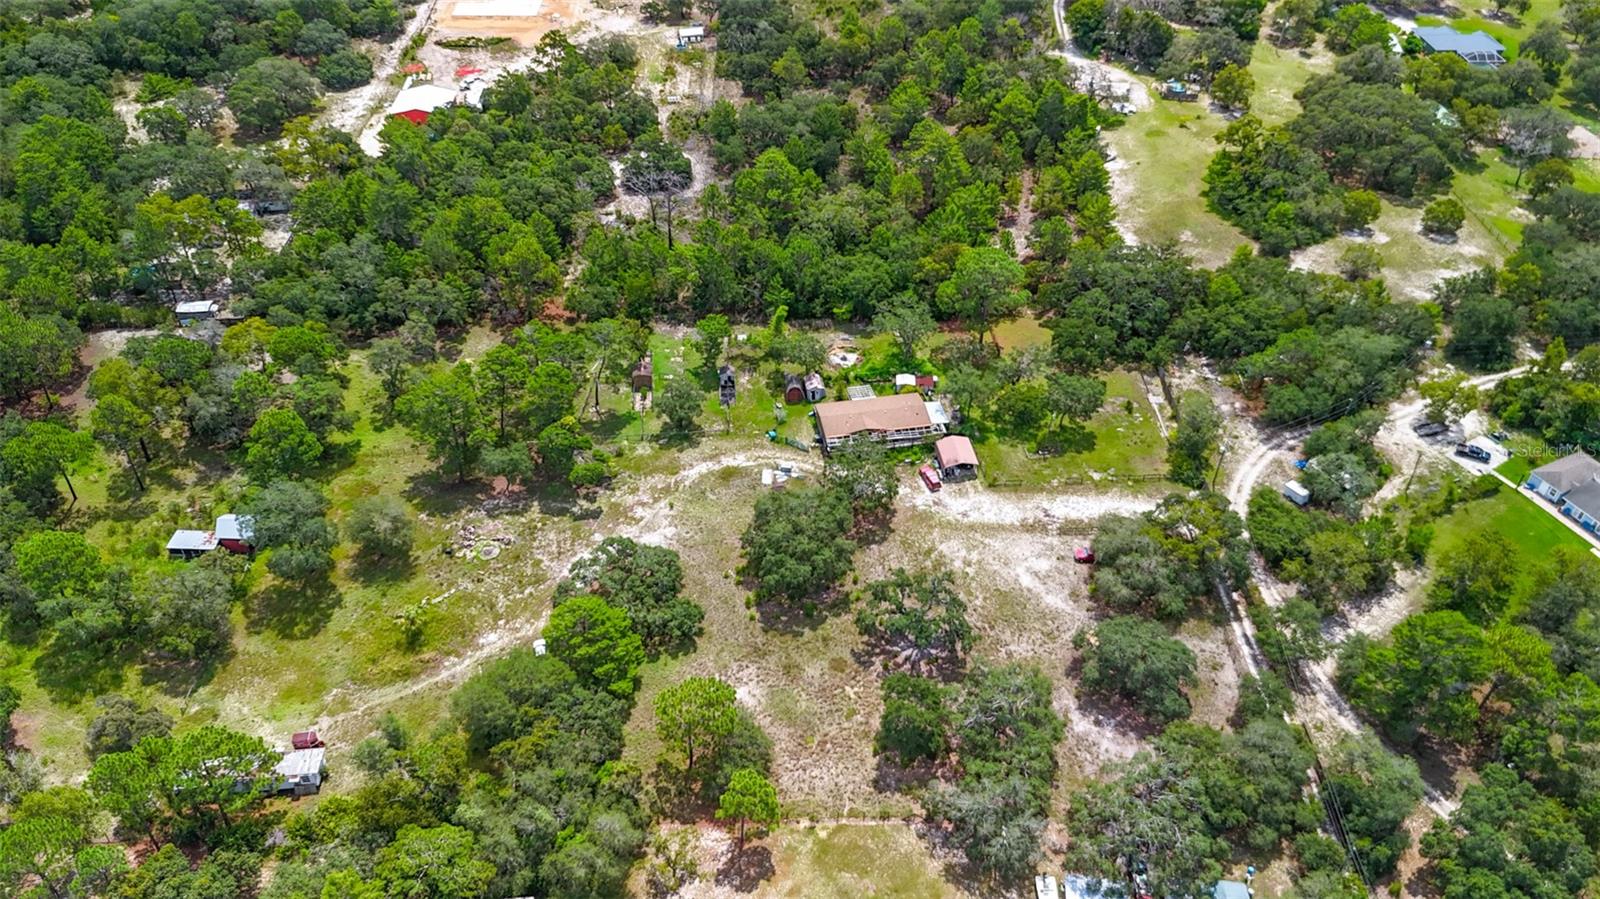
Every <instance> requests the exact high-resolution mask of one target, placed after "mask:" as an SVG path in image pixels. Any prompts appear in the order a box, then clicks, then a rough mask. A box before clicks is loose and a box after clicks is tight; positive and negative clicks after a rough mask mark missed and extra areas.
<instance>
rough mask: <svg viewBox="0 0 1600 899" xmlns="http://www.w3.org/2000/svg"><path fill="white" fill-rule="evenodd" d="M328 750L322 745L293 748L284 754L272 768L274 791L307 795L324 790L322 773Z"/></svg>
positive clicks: (324, 768)
mask: <svg viewBox="0 0 1600 899" xmlns="http://www.w3.org/2000/svg"><path fill="white" fill-rule="evenodd" d="M326 753H327V750H325V749H323V748H322V747H320V746H316V747H312V748H309V749H291V750H290V751H288V752H285V753H284V754H283V759H282V761H280V762H278V766H277V767H276V768H273V769H272V775H273V792H276V793H293V794H294V795H296V796H305V795H308V794H311V793H316V792H320V791H321V790H322V775H323V772H324V771H325V770H326V768H327V766H326V764H325V762H324V758H325V755H326Z"/></svg>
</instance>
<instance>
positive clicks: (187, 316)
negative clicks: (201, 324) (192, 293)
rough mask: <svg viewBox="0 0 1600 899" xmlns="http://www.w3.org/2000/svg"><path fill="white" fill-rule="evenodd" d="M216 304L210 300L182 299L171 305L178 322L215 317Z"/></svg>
mask: <svg viewBox="0 0 1600 899" xmlns="http://www.w3.org/2000/svg"><path fill="white" fill-rule="evenodd" d="M218 308H219V307H218V306H217V304H216V303H214V302H212V301H211V300H184V301H183V302H181V303H178V304H176V305H174V306H173V307H172V314H173V315H175V316H177V317H178V321H180V322H197V321H205V320H207V319H212V318H216V317H217V310H218Z"/></svg>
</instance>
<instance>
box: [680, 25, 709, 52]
mask: <svg viewBox="0 0 1600 899" xmlns="http://www.w3.org/2000/svg"><path fill="white" fill-rule="evenodd" d="M705 39H706V26H704V25H685V26H683V27H682V28H679V29H678V49H679V50H682V49H684V48H685V47H689V46H692V45H694V44H700V43H704V42H705Z"/></svg>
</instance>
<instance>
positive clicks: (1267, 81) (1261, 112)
mask: <svg viewBox="0 0 1600 899" xmlns="http://www.w3.org/2000/svg"><path fill="white" fill-rule="evenodd" d="M1332 69H1333V56H1332V54H1330V53H1328V52H1327V51H1326V50H1322V49H1320V48H1318V49H1305V48H1298V47H1278V46H1276V45H1274V44H1273V43H1272V42H1271V41H1267V40H1261V41H1257V42H1256V44H1255V48H1254V49H1253V50H1252V51H1251V54H1250V74H1251V75H1252V76H1253V77H1254V78H1255V79H1256V92H1255V94H1254V95H1253V96H1251V98H1250V111H1251V112H1252V113H1254V114H1255V115H1256V117H1257V118H1259V119H1261V121H1263V122H1265V123H1267V124H1268V125H1279V124H1282V123H1284V122H1287V121H1289V120H1290V119H1292V118H1294V117H1295V116H1297V115H1299V114H1300V101H1298V100H1296V99H1295V98H1294V95H1295V92H1296V91H1298V90H1300V88H1302V87H1304V86H1305V83H1306V82H1307V81H1310V80H1311V76H1312V75H1320V74H1322V73H1323V72H1327V71H1331V70H1332Z"/></svg>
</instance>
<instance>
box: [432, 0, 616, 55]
mask: <svg viewBox="0 0 1600 899" xmlns="http://www.w3.org/2000/svg"><path fill="white" fill-rule="evenodd" d="M595 13H596V10H595V8H594V7H593V6H592V5H591V4H589V3H586V2H584V0H442V2H441V3H440V4H439V12H438V14H437V15H436V17H435V19H434V21H435V26H434V37H435V38H441V37H445V38H448V37H468V36H480V37H508V38H511V39H512V40H514V41H516V42H517V43H519V44H521V45H522V46H524V47H531V46H533V45H534V44H537V43H538V42H539V39H540V38H542V37H544V36H545V35H546V34H548V33H550V32H552V31H555V30H557V29H560V30H562V31H565V32H568V33H572V32H576V31H577V30H579V29H580V28H581V27H582V26H583V25H585V24H586V23H587V22H588V20H589V19H590V18H591V17H592V16H593V15H594V14H595Z"/></svg>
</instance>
